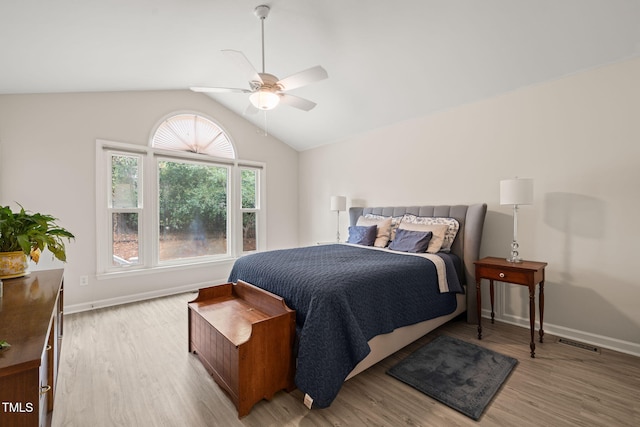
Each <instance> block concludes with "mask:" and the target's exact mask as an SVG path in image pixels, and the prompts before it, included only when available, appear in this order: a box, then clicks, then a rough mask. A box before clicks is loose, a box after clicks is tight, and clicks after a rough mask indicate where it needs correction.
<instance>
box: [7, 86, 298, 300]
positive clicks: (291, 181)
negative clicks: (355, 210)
mask: <svg viewBox="0 0 640 427" xmlns="http://www.w3.org/2000/svg"><path fill="white" fill-rule="evenodd" d="M185 110H186V111H197V112H201V113H203V114H205V115H207V116H209V117H212V118H214V119H215V120H217V121H218V123H220V124H221V125H222V126H223V127H224V128H225V130H226V131H227V132H228V133H229V134H230V136H231V138H232V139H233V142H234V144H235V147H236V150H237V153H238V157H239V158H241V159H244V160H254V161H260V162H265V163H266V164H267V168H266V174H267V182H268V185H267V199H268V200H267V247H268V248H269V249H275V248H282V247H291V246H296V245H297V243H298V235H297V218H298V212H297V209H298V204H297V200H296V197H295V195H296V194H297V191H298V187H297V179H296V178H297V161H298V153H297V152H296V151H295V150H293V149H291V148H290V147H289V146H287V145H285V144H283V143H282V142H280V141H278V140H276V139H274V138H272V137H265V136H263V135H260V134H258V133H257V132H256V128H255V126H253V125H251V124H250V123H248V122H247V121H246V120H244V119H243V118H241V117H240V116H238V115H236V114H234V113H232V112H231V111H229V110H227V109H226V108H224V107H222V106H221V105H219V104H217V103H216V102H214V101H213V100H212V99H211V98H209V97H207V96H206V95H203V94H196V93H192V92H190V91H149V92H114V93H76V94H45V95H2V96H0V162H1V163H0V196H1V198H0V203H1V204H2V205H3V206H4V205H12V206H13V207H16V205H15V203H16V202H17V203H20V204H22V205H23V206H24V207H25V208H26V209H28V210H31V211H40V212H45V213H48V214H51V215H54V216H55V217H57V218H59V219H60V221H59V223H60V225H62V226H64V227H66V228H67V229H69V230H70V231H71V232H72V233H74V234H75V236H76V239H75V241H73V242H72V243H70V244H68V245H67V248H68V249H67V259H68V262H67V264H66V265H62V264H61V263H57V262H56V263H52V262H50V261H49V259H48V258H50V257H49V256H48V255H47V253H46V252H45V253H44V254H43V257H42V260H41V262H40V264H39V265H38V266H34V267H35V268H39V269H43V268H55V267H60V266H64V268H65V305H67V307H68V309H67V311H73V310H80V309H86V308H89V307H91V306H102V305H106V304H114V303H119V302H125V301H129V300H131V299H136V298H140V297H151V296H155V295H163V294H166V293H170V292H173V291H176V290H180V289H194V288H197V287H199V286H202V285H205V284H209V283H216V282H220V281H224V280H226V278H227V276H228V273H229V270H230V268H231V263H230V262H229V263H225V264H222V265H217V266H208V267H200V268H190V269H186V270H179V271H169V272H163V273H156V274H146V275H138V276H133V277H126V278H118V279H105V280H96V275H95V272H96V213H95V205H96V196H95V193H96V191H95V190H96V184H95V149H96V139H106V140H112V141H122V142H128V143H133V144H140V145H146V144H147V142H148V140H149V137H150V134H151V132H152V130H153V127H154V126H155V125H156V124H157V123H158V121H159V120H160V119H162V118H164V117H165V116H166V115H168V114H170V113H172V112H176V111H185ZM81 275H88V276H89V285H88V286H82V287H81V286H79V281H80V276H81Z"/></svg>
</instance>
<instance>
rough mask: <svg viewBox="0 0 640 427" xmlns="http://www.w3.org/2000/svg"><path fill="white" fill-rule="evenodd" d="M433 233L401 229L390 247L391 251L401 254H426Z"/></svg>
mask: <svg viewBox="0 0 640 427" xmlns="http://www.w3.org/2000/svg"><path fill="white" fill-rule="evenodd" d="M431 236H433V233H432V232H431V231H413V230H405V229H402V228H399V229H398V230H397V231H396V238H395V239H393V242H391V244H390V245H389V249H391V250H394V251H399V252H412V253H418V252H425V251H426V250H427V248H428V247H429V241H430V240H431Z"/></svg>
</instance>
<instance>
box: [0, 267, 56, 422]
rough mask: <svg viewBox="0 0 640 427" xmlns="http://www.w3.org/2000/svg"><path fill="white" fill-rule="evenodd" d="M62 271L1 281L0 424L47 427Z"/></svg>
mask: <svg viewBox="0 0 640 427" xmlns="http://www.w3.org/2000/svg"><path fill="white" fill-rule="evenodd" d="M63 272H64V270H62V269H60V270H45V271H36V272H33V273H30V274H29V275H27V276H25V277H20V278H17V279H5V280H3V282H4V286H3V288H4V291H3V296H2V297H0V340H6V341H7V342H8V343H9V344H11V347H10V348H8V349H5V350H0V425H2V426H3V427H14V426H15V427H18V426H47V425H49V422H50V413H51V411H53V399H54V394H55V387H56V380H57V376H58V364H59V361H60V345H61V340H62V303H63V301H62V298H63V295H62V292H63Z"/></svg>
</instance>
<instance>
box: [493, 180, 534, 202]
mask: <svg viewBox="0 0 640 427" xmlns="http://www.w3.org/2000/svg"><path fill="white" fill-rule="evenodd" d="M532 203H533V179H531V178H516V179H503V180H502V181H500V204H501V205H530V204H532Z"/></svg>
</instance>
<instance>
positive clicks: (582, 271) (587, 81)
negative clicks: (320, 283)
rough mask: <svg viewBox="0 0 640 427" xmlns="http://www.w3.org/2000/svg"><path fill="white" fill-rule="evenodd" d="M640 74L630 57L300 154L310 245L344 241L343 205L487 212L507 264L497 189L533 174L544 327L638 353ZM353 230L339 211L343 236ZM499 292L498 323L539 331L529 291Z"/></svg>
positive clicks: (486, 243) (523, 239) (533, 227)
mask: <svg viewBox="0 0 640 427" xmlns="http://www.w3.org/2000/svg"><path fill="white" fill-rule="evenodd" d="M638 76H640V59H633V60H629V61H627V62H623V63H618V64H614V65H610V66H606V67H602V68H599V69H595V70H591V71H587V72H583V73H580V74H576V75H572V76H569V77H566V78H563V79H560V80H557V81H553V82H549V83H546V84H542V85H539V86H535V87H530V88H525V89H522V90H519V91H516V92H513V93H509V94H506V95H504V96H500V97H496V98H492V99H489V100H485V101H482V102H478V103H474V104H472V105H466V106H462V107H459V108H456V109H453V110H451V111H446V112H442V113H441V114H437V115H433V116H429V117H421V118H417V119H415V120H411V121H407V122H403V123H398V124H396V125H394V126H390V127H387V128H384V129H378V130H375V131H372V132H370V133H368V134H366V135H360V136H357V137H354V138H351V139H349V140H347V141H344V142H343V143H340V144H335V145H331V146H325V147H320V148H317V149H313V150H309V151H305V152H302V153H301V154H300V161H299V167H300V184H299V186H300V241H301V243H302V244H310V243H313V242H316V241H327V240H331V239H332V237H333V236H334V235H335V224H336V222H335V221H336V220H335V213H334V212H330V211H329V200H330V197H331V196H332V195H338V194H343V195H346V196H348V198H349V199H350V203H348V205H355V206H390V205H419V204H450V203H464V204H466V203H475V202H486V203H487V204H488V208H489V211H488V214H487V219H486V223H485V228H484V239H483V243H482V247H481V255H482V256H488V255H493V256H506V255H507V254H508V252H509V243H510V240H511V237H512V230H513V228H512V227H513V226H512V210H511V207H510V206H501V205H500V204H499V181H500V180H501V179H505V178H511V177H515V176H519V177H527V178H533V179H534V180H535V184H534V185H535V189H534V197H535V200H534V204H533V205H532V206H523V207H522V208H521V210H520V215H519V216H518V219H519V223H520V227H519V235H518V237H519V239H518V240H519V242H520V244H521V249H522V250H521V254H522V255H523V257H524V258H525V259H531V260H537V261H546V262H548V263H549V265H548V267H547V270H546V273H547V275H546V279H547V280H546V286H545V295H546V299H545V330H546V331H547V332H550V333H556V334H559V335H562V336H566V337H573V338H577V339H580V340H582V341H587V342H592V343H595V344H598V345H602V346H605V347H611V348H618V349H621V350H623V351H627V352H631V353H635V354H640V310H638V308H637V304H638V302H639V301H640V280H639V279H638V276H637V272H636V271H637V266H636V263H637V262H638V261H637V253H638V249H637V244H638V240H639V237H640V221H638V219H637V217H638V212H640V188H639V184H640V120H639V113H640V84H639V81H638ZM390 108H393V106H390ZM347 225H348V215H346V214H342V217H341V228H342V231H341V234H343V235H344V236H346V233H347V230H346V228H347ZM487 287H488V286H487ZM499 288H502V289H504V294H501V292H498V294H499V295H498V311H497V317H498V318H499V319H503V320H506V321H510V322H514V323H518V324H522V325H526V326H527V327H528V315H529V313H528V292H527V290H526V288H524V287H520V286H515V285H508V286H499ZM483 295H484V296H485V298H484V299H483V306H484V309H485V314H486V311H487V310H488V309H489V304H488V293H487V291H486V290H485V292H484V293H483ZM527 336H528V335H527V334H526V333H524V334H523V344H526V342H528V341H527V338H526V337H527Z"/></svg>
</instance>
